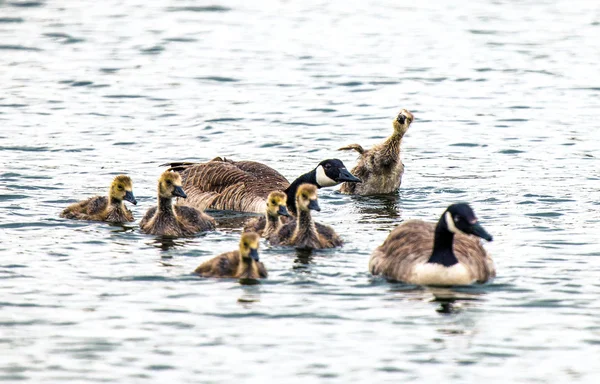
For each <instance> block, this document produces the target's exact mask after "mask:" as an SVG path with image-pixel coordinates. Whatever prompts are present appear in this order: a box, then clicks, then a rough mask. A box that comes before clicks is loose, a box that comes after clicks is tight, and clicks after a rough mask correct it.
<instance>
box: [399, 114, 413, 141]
mask: <svg viewBox="0 0 600 384" xmlns="http://www.w3.org/2000/svg"><path fill="white" fill-rule="evenodd" d="M413 119H414V116H413V114H412V113H410V112H409V111H407V110H406V109H403V110H401V111H400V113H399V114H398V117H396V120H394V131H395V132H396V133H399V134H400V135H401V136H404V134H405V133H406V131H408V127H409V126H410V123H412V121H413Z"/></svg>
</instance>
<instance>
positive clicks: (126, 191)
mask: <svg viewBox="0 0 600 384" xmlns="http://www.w3.org/2000/svg"><path fill="white" fill-rule="evenodd" d="M124 199H127V200H128V201H131V202H132V203H133V204H137V201H136V200H135V198H134V197H133V193H132V183H131V179H130V178H129V177H128V176H124V175H119V176H117V177H115V179H114V180H113V182H112V184H111V187H110V189H109V194H108V197H107V196H94V197H90V198H89V199H86V200H83V201H80V202H78V203H74V204H71V205H69V206H68V207H67V208H65V209H64V210H63V211H62V212H61V214H60V217H63V218H65V219H75V220H93V221H105V222H111V223H127V222H132V221H134V218H133V214H132V213H131V211H130V210H129V209H128V208H127V207H126V206H125V204H124V202H123V200H124Z"/></svg>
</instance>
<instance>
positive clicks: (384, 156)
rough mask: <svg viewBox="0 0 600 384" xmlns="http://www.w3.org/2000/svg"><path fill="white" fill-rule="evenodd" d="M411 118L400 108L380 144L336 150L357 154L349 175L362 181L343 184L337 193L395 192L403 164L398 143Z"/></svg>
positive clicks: (373, 193) (352, 146)
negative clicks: (354, 164)
mask: <svg viewBox="0 0 600 384" xmlns="http://www.w3.org/2000/svg"><path fill="white" fill-rule="evenodd" d="M413 119H414V117H413V115H412V113H410V112H409V111H407V110H406V109H403V110H401V111H400V113H399V114H398V117H397V118H396V119H395V120H394V123H393V126H394V133H392V135H391V136H390V137H388V138H387V140H385V141H384V142H383V143H380V144H377V145H375V146H373V147H372V148H371V149H363V147H361V146H360V145H359V144H350V145H347V146H345V147H342V148H340V149H339V150H340V151H341V150H347V149H353V150H355V151H356V152H358V153H359V158H358V163H357V164H356V166H355V167H354V168H353V169H352V174H354V175H356V176H357V177H359V178H360V179H361V180H362V183H360V184H354V183H352V184H350V183H344V184H342V187H341V189H340V192H342V193H347V194H356V195H382V194H388V193H395V192H396V191H397V190H398V188H400V184H401V183H402V174H403V173H404V164H402V161H401V160H400V143H401V142H402V137H403V136H404V134H405V133H406V131H407V130H408V127H409V126H410V123H412V121H413Z"/></svg>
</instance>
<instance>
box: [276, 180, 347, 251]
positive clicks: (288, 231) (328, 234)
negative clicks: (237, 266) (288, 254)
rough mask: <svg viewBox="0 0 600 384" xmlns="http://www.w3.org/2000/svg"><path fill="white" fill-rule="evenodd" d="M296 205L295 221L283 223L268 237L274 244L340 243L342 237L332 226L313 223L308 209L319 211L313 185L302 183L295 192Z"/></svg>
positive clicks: (317, 245) (321, 245)
mask: <svg viewBox="0 0 600 384" xmlns="http://www.w3.org/2000/svg"><path fill="white" fill-rule="evenodd" d="M296 205H297V207H298V212H297V217H296V220H295V221H290V222H288V223H286V224H284V225H283V226H282V227H281V228H279V230H277V232H275V233H273V234H272V235H271V236H270V237H269V241H270V242H271V243H272V244H274V245H289V246H294V247H296V248H311V249H322V248H334V247H339V246H341V245H342V239H341V238H340V237H339V236H338V235H337V233H335V231H334V230H333V228H331V227H329V226H327V225H323V224H319V223H315V222H314V221H313V220H312V217H311V214H310V211H311V210H316V211H320V210H321V209H320V208H319V204H318V202H317V188H316V187H315V186H314V185H310V184H302V185H301V186H300V187H299V188H298V191H297V192H296Z"/></svg>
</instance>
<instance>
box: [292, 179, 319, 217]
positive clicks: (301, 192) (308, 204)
mask: <svg viewBox="0 0 600 384" xmlns="http://www.w3.org/2000/svg"><path fill="white" fill-rule="evenodd" d="M296 205H297V207H298V210H299V211H309V210H311V209H312V210H315V211H320V210H321V207H319V202H318V198H317V187H316V186H314V185H312V184H302V185H301V186H300V187H299V188H298V191H297V192H296Z"/></svg>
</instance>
